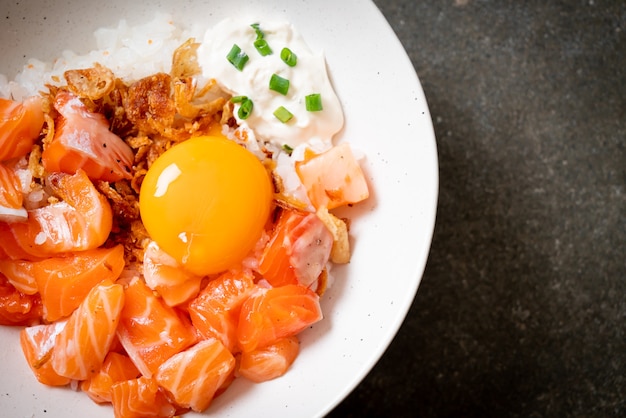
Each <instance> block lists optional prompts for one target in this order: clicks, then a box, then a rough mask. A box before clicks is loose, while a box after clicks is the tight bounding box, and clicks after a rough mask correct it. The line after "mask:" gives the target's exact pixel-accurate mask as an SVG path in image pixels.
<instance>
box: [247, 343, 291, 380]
mask: <svg viewBox="0 0 626 418" xmlns="http://www.w3.org/2000/svg"><path fill="white" fill-rule="evenodd" d="M299 351H300V343H299V342H298V337H296V336H295V335H293V336H290V337H285V338H280V339H278V340H276V342H274V343H272V344H270V345H266V346H265V347H263V348H259V349H256V350H253V351H250V352H244V353H242V354H241V358H240V360H239V367H238V369H237V373H238V375H239V376H243V377H245V378H246V379H249V380H252V381H253V382H256V383H261V382H265V381H268V380H272V379H275V378H277V377H280V376H282V375H284V374H285V373H286V372H287V370H288V369H289V367H291V365H292V364H293V362H294V361H295V359H296V357H297V356H298V352H299Z"/></svg>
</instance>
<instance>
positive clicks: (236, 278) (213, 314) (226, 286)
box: [189, 270, 256, 352]
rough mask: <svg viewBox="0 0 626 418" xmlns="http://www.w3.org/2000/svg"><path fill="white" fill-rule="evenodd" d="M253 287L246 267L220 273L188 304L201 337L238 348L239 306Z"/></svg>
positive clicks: (229, 347) (231, 347)
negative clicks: (211, 338) (242, 269)
mask: <svg viewBox="0 0 626 418" xmlns="http://www.w3.org/2000/svg"><path fill="white" fill-rule="evenodd" d="M255 288H256V285H255V284H254V275H253V274H252V272H251V271H249V270H244V271H229V272H226V273H223V274H222V275H220V276H218V277H217V278H215V279H213V280H211V281H210V282H209V283H208V284H207V285H206V286H205V288H204V289H202V291H201V292H200V294H199V295H198V297H196V298H195V299H194V300H193V301H191V303H190V304H189V316H190V317H191V322H192V324H193V325H194V327H195V328H196V329H197V330H198V332H199V333H200V334H201V335H202V336H203V337H204V338H210V337H215V338H217V339H219V340H220V341H221V342H222V343H223V344H224V345H225V346H226V348H228V350H230V351H231V352H235V351H237V321H238V320H239V310H240V309H241V305H242V303H243V301H244V300H245V299H246V298H247V297H248V296H249V295H250V294H251V293H252V291H253V290H254V289H255Z"/></svg>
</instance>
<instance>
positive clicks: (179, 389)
mask: <svg viewBox="0 0 626 418" xmlns="http://www.w3.org/2000/svg"><path fill="white" fill-rule="evenodd" d="M234 368H235V358H234V357H233V355H232V354H231V353H230V351H228V349H227V348H226V347H224V345H223V344H222V343H221V342H220V341H219V340H217V339H215V338H209V339H207V340H203V341H200V342H199V343H197V344H196V345H194V346H192V347H191V348H188V349H187V350H185V351H182V352H180V353H178V354H175V355H173V356H172V357H170V358H169V359H168V360H167V361H166V362H165V363H163V364H162V365H161V366H160V367H159V370H158V372H157V374H156V377H155V379H156V381H157V383H158V384H159V385H160V386H161V387H162V388H164V389H165V390H166V391H167V392H168V393H169V394H170V396H171V397H172V398H173V399H174V401H175V402H176V404H178V405H180V406H182V407H184V408H191V409H192V410H194V411H196V412H202V411H204V410H205V409H207V408H208V407H209V404H210V403H211V401H212V400H213V397H214V396H215V394H216V392H217V391H218V389H220V388H221V387H222V385H223V384H224V383H225V382H227V381H228V378H229V377H230V375H231V374H232V372H233V370H234Z"/></svg>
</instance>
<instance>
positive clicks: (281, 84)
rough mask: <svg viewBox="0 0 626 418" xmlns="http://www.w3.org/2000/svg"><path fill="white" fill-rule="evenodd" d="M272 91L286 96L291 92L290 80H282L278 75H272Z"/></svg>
mask: <svg viewBox="0 0 626 418" xmlns="http://www.w3.org/2000/svg"><path fill="white" fill-rule="evenodd" d="M270 90H274V91H275V92H278V93H280V94H282V95H283V96H285V95H286V94H287V92H288V91H289V80H287V79H286V78H282V77H281V76H279V75H278V74H272V77H271V78H270Z"/></svg>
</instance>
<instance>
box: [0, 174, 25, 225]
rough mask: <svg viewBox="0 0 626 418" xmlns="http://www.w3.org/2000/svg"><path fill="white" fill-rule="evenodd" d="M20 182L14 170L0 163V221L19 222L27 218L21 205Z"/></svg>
mask: <svg viewBox="0 0 626 418" xmlns="http://www.w3.org/2000/svg"><path fill="white" fill-rule="evenodd" d="M23 199H24V197H23V196H22V184H21V182H20V178H19V177H18V176H17V174H16V173H15V171H13V170H11V169H10V168H8V167H6V166H5V165H4V164H2V163H0V222H21V221H25V220H26V219H27V218H28V213H27V212H26V209H24V207H23V206H22V203H23Z"/></svg>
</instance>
